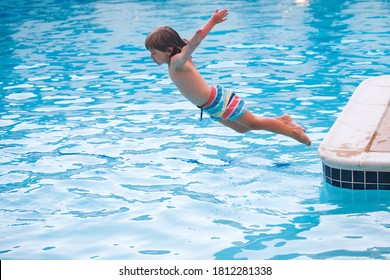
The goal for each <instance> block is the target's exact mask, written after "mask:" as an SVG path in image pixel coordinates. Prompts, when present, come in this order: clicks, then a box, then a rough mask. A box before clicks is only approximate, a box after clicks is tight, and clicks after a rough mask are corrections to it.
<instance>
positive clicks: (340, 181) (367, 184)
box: [322, 163, 390, 190]
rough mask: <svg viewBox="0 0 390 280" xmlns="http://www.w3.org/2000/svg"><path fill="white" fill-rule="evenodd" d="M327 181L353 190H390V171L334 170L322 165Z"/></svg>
mask: <svg viewBox="0 0 390 280" xmlns="http://www.w3.org/2000/svg"><path fill="white" fill-rule="evenodd" d="M322 169H323V174H324V179H325V181H326V182H327V183H328V184H330V185H332V186H335V187H340V188H345V189H353V190H390V171H361V170H347V169H339V168H333V167H331V166H328V165H326V164H325V163H322Z"/></svg>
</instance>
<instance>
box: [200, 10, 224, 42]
mask: <svg viewBox="0 0 390 280" xmlns="http://www.w3.org/2000/svg"><path fill="white" fill-rule="evenodd" d="M228 14H229V11H228V10H226V9H224V10H222V11H218V9H216V10H215V13H214V14H213V15H212V16H211V18H210V19H209V21H208V22H207V23H206V24H205V25H204V26H203V27H202V32H203V37H206V36H207V34H209V32H210V30H211V29H213V27H214V26H215V25H217V24H218V23H221V22H224V21H225V20H227V18H226V17H227V16H228Z"/></svg>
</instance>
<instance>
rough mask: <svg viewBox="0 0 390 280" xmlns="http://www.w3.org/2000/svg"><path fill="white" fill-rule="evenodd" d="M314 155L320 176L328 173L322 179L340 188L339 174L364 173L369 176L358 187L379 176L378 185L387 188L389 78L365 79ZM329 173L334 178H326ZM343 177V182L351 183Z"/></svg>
mask: <svg viewBox="0 0 390 280" xmlns="http://www.w3.org/2000/svg"><path fill="white" fill-rule="evenodd" d="M318 154H319V156H320V158H321V160H322V162H323V164H324V172H325V167H327V168H330V169H331V171H328V170H326V173H327V174H326V175H325V177H326V178H327V177H329V178H330V181H332V180H336V181H339V182H338V183H337V182H336V183H337V184H340V186H341V185H342V184H341V182H343V179H342V173H343V171H364V172H370V173H369V176H368V175H367V174H363V175H361V176H363V177H364V180H363V182H360V181H359V183H366V179H367V178H368V177H370V176H371V177H372V176H375V175H372V174H371V173H375V172H376V173H378V172H379V173H380V174H379V175H378V174H377V175H376V177H377V180H376V182H375V183H377V184H378V180H379V179H378V176H379V177H381V178H382V179H380V183H383V184H386V185H387V184H388V185H389V187H390V75H386V76H379V77H374V78H369V79H367V80H364V81H363V82H362V83H361V84H360V85H359V86H358V87H357V89H356V90H355V92H354V93H353V95H352V96H351V98H350V100H349V102H348V103H347V105H346V106H345V108H344V110H343V111H342V112H341V114H340V116H339V117H338V118H337V120H336V122H335V123H334V124H333V126H332V127H331V129H330V130H329V132H328V134H327V135H326V137H325V138H324V140H323V141H322V143H321V145H320V146H319V148H318ZM332 169H334V170H333V171H334V172H333V173H335V174H336V173H337V174H336V175H333V174H328V173H329V172H330V173H332ZM337 170H339V171H337ZM338 173H340V175H338ZM344 173H345V172H344ZM347 177H348V179H345V182H349V183H351V182H352V183H353V182H354V180H353V179H349V176H347V175H345V178H347ZM352 177H353V176H352ZM386 178H389V179H386ZM359 180H360V179H359ZM346 185H347V184H346Z"/></svg>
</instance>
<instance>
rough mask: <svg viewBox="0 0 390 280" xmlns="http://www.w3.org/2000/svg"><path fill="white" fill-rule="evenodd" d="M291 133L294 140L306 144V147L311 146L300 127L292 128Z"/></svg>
mask: <svg viewBox="0 0 390 280" xmlns="http://www.w3.org/2000/svg"><path fill="white" fill-rule="evenodd" d="M293 133H294V136H293V138H294V139H295V140H297V141H298V142H301V143H303V144H306V145H307V146H310V145H311V140H310V138H309V137H308V136H307V135H306V134H305V130H304V129H303V128H302V127H301V126H299V125H297V126H296V127H294V128H293Z"/></svg>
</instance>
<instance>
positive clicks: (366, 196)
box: [214, 182, 390, 260]
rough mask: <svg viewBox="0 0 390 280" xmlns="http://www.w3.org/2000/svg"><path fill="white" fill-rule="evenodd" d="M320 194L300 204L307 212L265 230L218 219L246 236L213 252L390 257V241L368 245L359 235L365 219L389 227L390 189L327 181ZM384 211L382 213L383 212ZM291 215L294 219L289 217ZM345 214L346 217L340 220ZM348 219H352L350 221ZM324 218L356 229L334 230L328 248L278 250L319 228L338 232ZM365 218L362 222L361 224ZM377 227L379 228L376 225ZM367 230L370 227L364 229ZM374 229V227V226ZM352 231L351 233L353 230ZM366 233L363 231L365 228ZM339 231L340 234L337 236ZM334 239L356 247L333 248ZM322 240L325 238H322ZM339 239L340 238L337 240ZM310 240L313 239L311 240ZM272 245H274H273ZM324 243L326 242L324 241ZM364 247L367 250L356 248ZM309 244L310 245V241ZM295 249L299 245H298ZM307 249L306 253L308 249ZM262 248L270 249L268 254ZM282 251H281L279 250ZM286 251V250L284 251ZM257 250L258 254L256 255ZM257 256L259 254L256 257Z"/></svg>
mask: <svg viewBox="0 0 390 280" xmlns="http://www.w3.org/2000/svg"><path fill="white" fill-rule="evenodd" d="M319 190H320V191H319V196H318V197H317V198H311V199H306V200H303V201H302V202H301V203H300V205H301V206H305V209H306V211H304V212H297V213H289V214H288V215H287V216H288V217H289V219H288V222H285V223H281V224H267V225H265V227H266V228H264V229H257V230H253V228H250V227H247V228H246V227H244V226H243V225H241V224H239V223H235V224H232V223H231V222H230V221H223V220H221V221H215V222H216V223H219V224H221V225H228V226H231V227H235V228H237V229H239V230H241V231H242V232H243V233H245V234H246V235H245V236H244V239H245V242H240V241H238V242H233V243H232V244H233V245H234V246H232V247H229V248H226V249H224V250H221V251H219V252H217V253H215V254H214V257H215V259H218V260H227V259H255V258H258V259H271V260H289V259H297V258H298V259H302V258H303V259H332V258H333V259H334V258H336V259H351V258H358V259H359V258H361V259H388V258H389V254H390V246H388V245H389V243H388V244H386V243H383V246H380V247H379V246H372V247H367V245H366V243H364V242H366V241H361V240H363V239H364V236H362V235H361V234H360V232H361V231H362V229H361V228H359V226H361V227H364V222H365V219H366V218H373V219H374V220H377V221H378V220H382V219H383V220H384V221H383V222H381V223H380V226H381V227H383V228H384V229H385V230H386V229H388V228H390V223H386V222H385V220H386V219H384V218H382V216H383V215H388V213H389V209H390V192H388V191H372V190H370V191H356V190H355V191H353V190H349V189H342V188H337V187H333V186H330V185H328V184H326V182H322V185H321V186H320V188H319ZM382 214H383V215H382ZM290 217H291V218H290ZM340 217H343V220H342V221H341V220H340ZM348 218H349V219H350V220H348ZM324 220H327V221H329V220H334V222H335V223H345V226H346V227H347V226H348V224H352V225H353V224H354V223H355V222H356V227H357V228H356V229H354V228H352V229H348V230H345V232H336V233H331V234H330V236H329V244H325V245H326V246H325V247H319V248H316V250H317V251H316V252H312V251H313V250H310V249H305V248H300V249H299V250H301V252H287V251H288V250H285V252H283V250H279V249H280V248H282V247H284V246H286V247H289V246H288V245H289V244H290V243H292V242H293V243H294V242H298V243H299V242H300V241H306V242H308V237H307V236H308V235H311V234H313V233H312V232H316V231H318V230H319V228H325V227H326V229H325V230H324V229H322V231H329V232H332V231H334V230H335V231H338V230H337V229H339V227H340V225H337V227H336V228H334V229H332V228H329V227H328V226H329V224H325V225H322V224H321V223H323V221H324ZM360 220H362V223H363V225H359V221H360ZM377 228H378V227H377ZM365 230H367V229H365ZM374 230H375V229H374ZM351 232H352V233H353V234H350V233H351ZM363 232H364V230H363ZM337 234H340V236H336V235H337ZM335 238H342V239H344V240H345V242H346V243H347V242H354V243H356V244H355V246H352V247H353V249H351V248H350V249H347V248H345V249H344V248H343V246H339V247H337V248H336V247H334V248H333V247H332V242H333V241H336V240H334V239H335ZM320 239H323V238H320ZM320 239H319V240H317V241H315V240H312V241H311V243H312V245H313V247H316V246H317V244H316V243H322V242H324V241H321V240H320ZM336 242H340V240H338V241H336ZM309 243H310V242H309ZM271 245H272V246H273V248H271V247H272V246H271ZM321 245H322V246H323V244H321ZM357 245H359V246H363V247H364V249H361V250H359V249H355V248H356V247H359V246H357ZM307 246H308V247H310V245H309V244H307ZM295 249H296V248H295ZM305 250H307V253H306V252H305ZM263 251H270V252H271V253H270V252H267V253H266V254H265V255H264V253H263ZM279 251H280V252H279ZM282 252H283V253H282ZM257 253H258V254H257ZM256 256H258V257H256Z"/></svg>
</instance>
